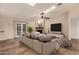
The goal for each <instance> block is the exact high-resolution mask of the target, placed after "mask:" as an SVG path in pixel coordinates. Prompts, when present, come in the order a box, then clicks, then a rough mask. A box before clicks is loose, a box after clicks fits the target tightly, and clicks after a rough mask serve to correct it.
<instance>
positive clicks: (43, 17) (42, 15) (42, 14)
mask: <svg viewBox="0 0 79 59" xmlns="http://www.w3.org/2000/svg"><path fill="white" fill-rule="evenodd" d="M60 5H62V3H58V4H57V5H55V7H58V6H60ZM51 10H52V8H51ZM51 10H48V11H51ZM41 18H42V19H50V18H49V17H47V16H45V13H44V12H42V13H41Z"/></svg>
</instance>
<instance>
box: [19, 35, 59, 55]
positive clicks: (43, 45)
mask: <svg viewBox="0 0 79 59" xmlns="http://www.w3.org/2000/svg"><path fill="white" fill-rule="evenodd" d="M39 38H40V36H39ZM43 39H44V38H43ZM20 41H21V42H22V43H24V44H25V45H27V46H28V47H30V48H31V49H33V50H34V51H36V52H37V53H38V54H41V55H48V54H51V53H52V52H53V51H56V50H58V49H59V47H60V44H59V43H58V41H60V39H59V38H54V39H52V40H50V41H48V42H42V41H40V40H36V39H33V38H28V37H27V36H22V37H20Z"/></svg>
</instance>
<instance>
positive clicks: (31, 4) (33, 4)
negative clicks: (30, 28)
mask: <svg viewBox="0 0 79 59" xmlns="http://www.w3.org/2000/svg"><path fill="white" fill-rule="evenodd" d="M28 4H29V5H30V6H32V7H33V6H35V5H36V3H28Z"/></svg>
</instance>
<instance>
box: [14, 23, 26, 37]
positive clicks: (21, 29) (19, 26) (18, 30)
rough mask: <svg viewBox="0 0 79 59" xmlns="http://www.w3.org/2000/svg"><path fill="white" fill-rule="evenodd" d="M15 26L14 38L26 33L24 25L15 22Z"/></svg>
mask: <svg viewBox="0 0 79 59" xmlns="http://www.w3.org/2000/svg"><path fill="white" fill-rule="evenodd" d="M15 25H16V26H15V27H16V28H15V32H16V33H15V34H16V37H20V36H22V35H23V34H24V33H25V32H26V23H23V22H16V23H15Z"/></svg>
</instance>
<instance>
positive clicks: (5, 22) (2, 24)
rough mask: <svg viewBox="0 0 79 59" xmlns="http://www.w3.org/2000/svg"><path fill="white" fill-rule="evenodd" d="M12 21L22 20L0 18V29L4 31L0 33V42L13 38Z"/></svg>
mask: <svg viewBox="0 0 79 59" xmlns="http://www.w3.org/2000/svg"><path fill="white" fill-rule="evenodd" d="M14 21H24V20H21V19H17V18H10V17H0V29H1V30H3V31H4V32H3V33H0V40H5V39H12V38H14V33H15V32H14ZM25 22H26V21H25Z"/></svg>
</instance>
